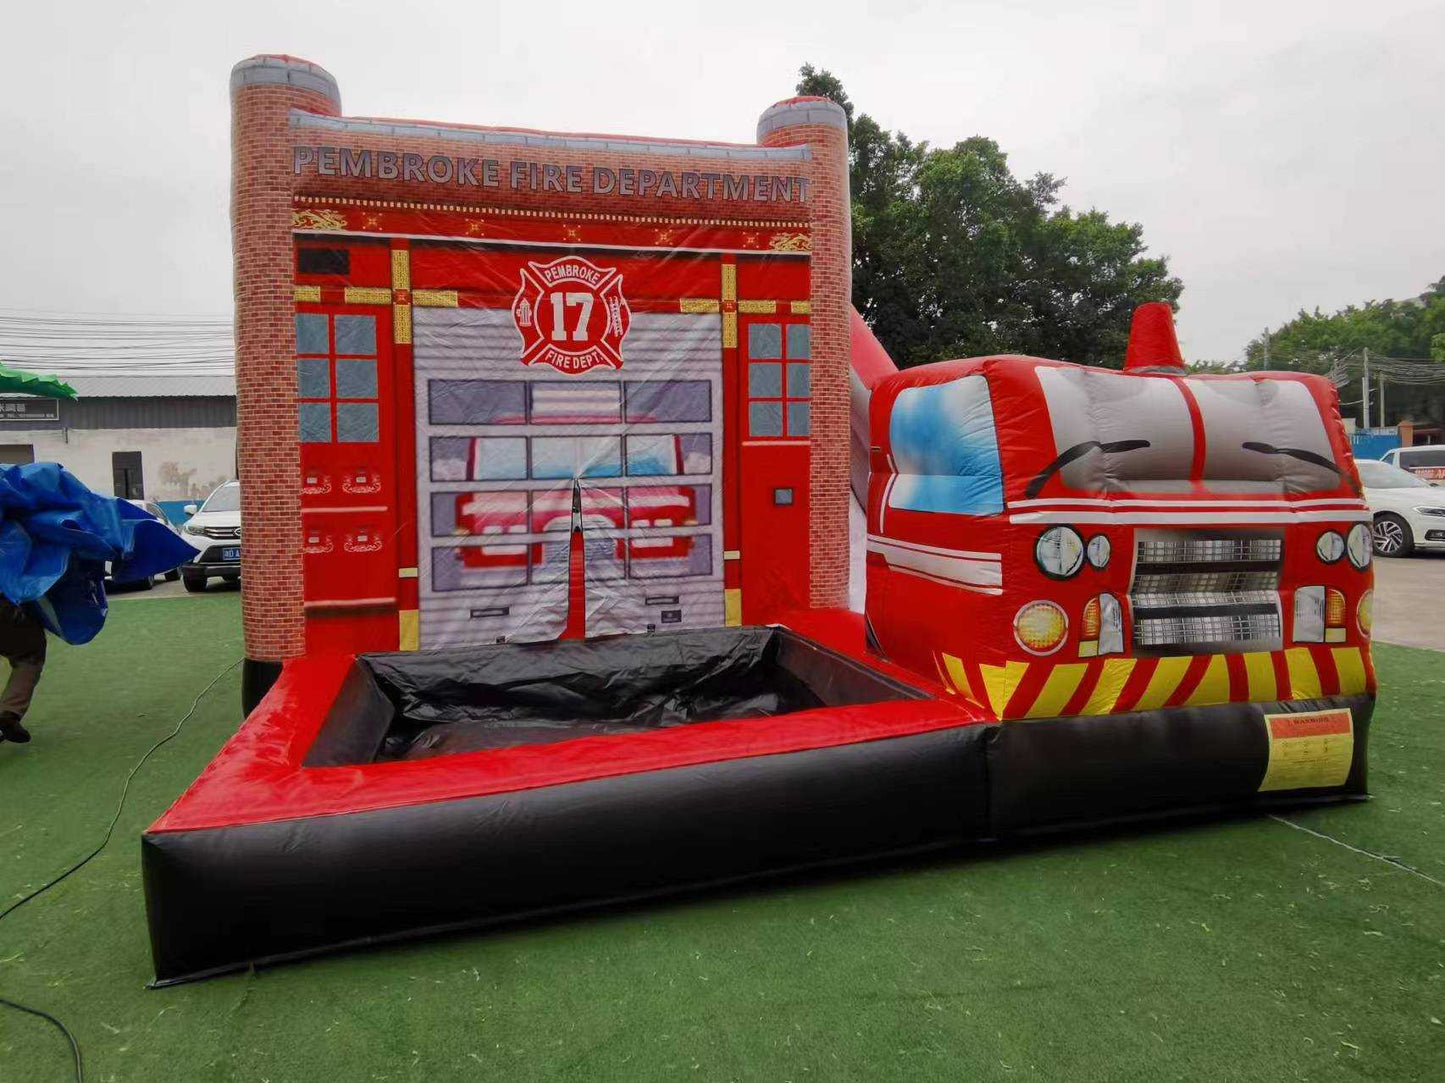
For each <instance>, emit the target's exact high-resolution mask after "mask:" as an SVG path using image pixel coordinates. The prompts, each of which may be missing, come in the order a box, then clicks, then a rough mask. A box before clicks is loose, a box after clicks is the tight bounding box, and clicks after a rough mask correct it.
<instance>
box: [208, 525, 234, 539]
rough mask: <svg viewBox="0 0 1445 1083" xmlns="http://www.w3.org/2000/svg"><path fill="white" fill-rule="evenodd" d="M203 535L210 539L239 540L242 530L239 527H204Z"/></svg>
mask: <svg viewBox="0 0 1445 1083" xmlns="http://www.w3.org/2000/svg"><path fill="white" fill-rule="evenodd" d="M201 533H202V534H204V535H205V536H206V537H208V538H239V537H240V536H241V528H240V527H238V526H203V527H201Z"/></svg>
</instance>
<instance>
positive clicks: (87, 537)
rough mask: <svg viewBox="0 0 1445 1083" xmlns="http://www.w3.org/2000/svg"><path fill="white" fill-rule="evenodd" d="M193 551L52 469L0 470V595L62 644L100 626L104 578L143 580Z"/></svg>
mask: <svg viewBox="0 0 1445 1083" xmlns="http://www.w3.org/2000/svg"><path fill="white" fill-rule="evenodd" d="M195 553H196V550H195V549H194V548H192V547H191V546H190V545H187V544H186V542H185V541H183V540H182V539H181V538H179V537H178V536H177V535H176V534H174V533H173V532H172V531H171V530H170V528H169V527H167V526H166V525H165V524H164V523H162V522H161V521H160V520H158V519H156V518H154V517H153V516H151V515H150V514H149V513H147V512H146V511H145V510H144V509H142V508H138V507H136V506H135V505H134V504H132V503H130V502H129V501H126V500H118V499H116V498H114V497H109V496H101V495H99V494H98V493H93V492H91V491H90V490H89V489H87V488H86V487H85V486H84V485H82V484H81V482H80V481H79V480H78V479H77V478H76V477H75V476H74V475H73V474H70V473H68V472H67V471H65V470H63V469H62V468H61V467H60V466H58V465H57V464H55V463H28V464H26V465H24V466H10V467H0V594H3V595H4V596H5V597H6V598H8V599H10V601H12V602H14V603H15V604H16V605H23V606H25V608H27V609H28V610H29V611H30V612H31V613H32V614H33V615H34V616H35V617H36V618H37V619H39V620H40V621H41V622H42V623H43V624H44V625H45V627H46V628H47V629H48V630H49V631H50V632H52V633H54V634H55V635H58V636H59V637H60V638H61V639H63V640H65V641H66V642H67V643H88V642H90V640H92V639H94V638H95V634H96V633H97V632H99V631H100V629H101V626H102V625H104V624H105V614H106V602H105V587H104V580H105V573H106V565H107V564H110V566H111V571H112V574H113V576H114V578H115V579H116V580H118V581H120V582H130V581H132V580H137V579H146V578H148V577H150V576H153V575H159V574H161V573H162V572H168V571H170V570H171V569H172V568H176V567H179V566H180V565H181V564H184V563H185V562H186V561H187V560H190V559H191V558H192V557H193V556H194V555H195Z"/></svg>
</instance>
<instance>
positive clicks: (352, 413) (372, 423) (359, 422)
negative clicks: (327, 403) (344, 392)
mask: <svg viewBox="0 0 1445 1083" xmlns="http://www.w3.org/2000/svg"><path fill="white" fill-rule="evenodd" d="M380 436H381V430H380V422H379V421H378V418H377V412H376V403H374V402H340V403H337V404H336V442H337V443H338V444H374V443H375V442H376V441H377V440H378V439H379V438H380Z"/></svg>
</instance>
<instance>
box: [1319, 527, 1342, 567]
mask: <svg viewBox="0 0 1445 1083" xmlns="http://www.w3.org/2000/svg"><path fill="white" fill-rule="evenodd" d="M1344 555H1345V539H1344V538H1342V537H1341V536H1340V532H1339V531H1338V530H1326V531H1325V532H1324V533H1323V534H1321V535H1320V540H1319V541H1317V542H1315V556H1317V557H1319V558H1320V559H1321V560H1323V561H1324V562H1325V563H1326V564H1333V563H1334V562H1335V561H1337V560H1339V559H1340V557H1342V556H1344Z"/></svg>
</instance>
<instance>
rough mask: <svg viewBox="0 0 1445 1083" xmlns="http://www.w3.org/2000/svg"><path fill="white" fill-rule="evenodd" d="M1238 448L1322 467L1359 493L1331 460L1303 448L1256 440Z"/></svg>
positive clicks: (1353, 480) (1355, 486) (1248, 441)
mask: <svg viewBox="0 0 1445 1083" xmlns="http://www.w3.org/2000/svg"><path fill="white" fill-rule="evenodd" d="M1239 446H1240V447H1242V448H1244V450H1245V451H1257V452H1259V453H1260V454H1261V455H1288V456H1289V457H1290V458H1291V459H1298V460H1299V461H1300V462H1302V463H1309V464H1310V465H1311V466H1322V467H1324V468H1325V469H1326V470H1332V471H1334V473H1335V474H1336V475H1337V476H1338V477H1339V478H1340V480H1341V481H1345V482H1348V483H1349V486H1350V488H1351V489H1353V490H1354V491H1355V493H1356V494H1358V493H1359V491H1360V487H1359V485H1357V484H1356V483H1355V479H1354V478H1352V477H1350V476H1349V475H1348V474H1346V473H1345V472H1344V471H1343V470H1341V469H1340V467H1339V465H1338V464H1337V463H1336V462H1335V461H1334V460H1333V459H1327V458H1325V457H1324V456H1323V455H1320V454H1318V453H1316V452H1313V451H1306V450H1305V449H1304V448H1298V447H1275V446H1274V445H1273V444H1265V443H1261V442H1260V441H1258V440H1246V441H1245V442H1244V443H1242V444H1240V445H1239Z"/></svg>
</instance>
